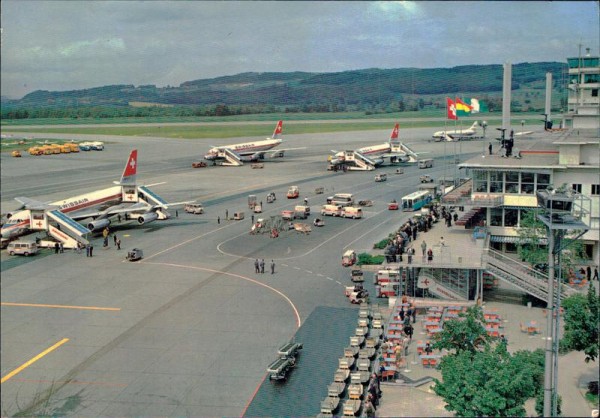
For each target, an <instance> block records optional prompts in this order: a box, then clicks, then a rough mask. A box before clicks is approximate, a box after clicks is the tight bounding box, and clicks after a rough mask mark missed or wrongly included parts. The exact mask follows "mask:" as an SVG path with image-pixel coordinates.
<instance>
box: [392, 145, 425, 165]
mask: <svg viewBox="0 0 600 418" xmlns="http://www.w3.org/2000/svg"><path fill="white" fill-rule="evenodd" d="M390 148H391V152H393V153H394V152H398V153H399V152H404V153H405V154H406V155H407V156H408V158H409V161H410V162H411V163H416V162H417V160H418V159H419V155H418V154H417V153H416V152H414V151H413V150H412V149H411V148H409V147H408V146H407V145H404V144H403V143H402V142H390Z"/></svg>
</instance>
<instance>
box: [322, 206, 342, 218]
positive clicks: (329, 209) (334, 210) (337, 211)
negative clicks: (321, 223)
mask: <svg viewBox="0 0 600 418" xmlns="http://www.w3.org/2000/svg"><path fill="white" fill-rule="evenodd" d="M321 215H323V216H325V215H329V216H342V207H341V206H340V205H323V207H322V208H321Z"/></svg>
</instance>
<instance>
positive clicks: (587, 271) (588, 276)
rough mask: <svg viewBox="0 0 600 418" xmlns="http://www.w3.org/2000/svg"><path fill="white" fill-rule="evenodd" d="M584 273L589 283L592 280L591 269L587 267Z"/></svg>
mask: <svg viewBox="0 0 600 418" xmlns="http://www.w3.org/2000/svg"><path fill="white" fill-rule="evenodd" d="M586 273H587V281H588V282H590V281H591V280H592V268H591V267H590V266H587V269H586Z"/></svg>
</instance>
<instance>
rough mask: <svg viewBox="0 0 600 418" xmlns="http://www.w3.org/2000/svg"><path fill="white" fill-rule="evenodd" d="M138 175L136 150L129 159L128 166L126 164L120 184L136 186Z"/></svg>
mask: <svg viewBox="0 0 600 418" xmlns="http://www.w3.org/2000/svg"><path fill="white" fill-rule="evenodd" d="M136 173H137V150H136V149H134V150H133V151H131V154H129V158H128V159H127V164H125V168H124V169H123V174H122V175H121V181H120V182H119V184H135V176H136Z"/></svg>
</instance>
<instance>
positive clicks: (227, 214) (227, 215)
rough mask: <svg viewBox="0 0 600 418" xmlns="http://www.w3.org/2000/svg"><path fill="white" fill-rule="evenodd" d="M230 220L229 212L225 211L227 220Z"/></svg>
mask: <svg viewBox="0 0 600 418" xmlns="http://www.w3.org/2000/svg"><path fill="white" fill-rule="evenodd" d="M227 219H229V211H228V210H227V209H225V220H227Z"/></svg>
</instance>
